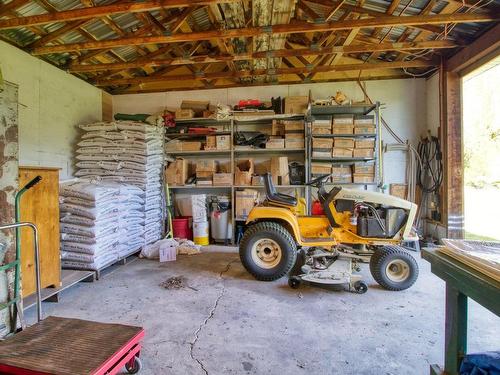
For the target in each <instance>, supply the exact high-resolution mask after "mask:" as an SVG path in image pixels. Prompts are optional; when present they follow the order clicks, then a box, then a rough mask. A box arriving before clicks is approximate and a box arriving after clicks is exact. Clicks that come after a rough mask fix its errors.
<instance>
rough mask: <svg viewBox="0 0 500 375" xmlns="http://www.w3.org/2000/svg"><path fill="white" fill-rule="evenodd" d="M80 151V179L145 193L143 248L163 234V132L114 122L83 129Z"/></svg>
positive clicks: (91, 125)
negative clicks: (118, 183) (129, 187)
mask: <svg viewBox="0 0 500 375" xmlns="http://www.w3.org/2000/svg"><path fill="white" fill-rule="evenodd" d="M80 128H81V129H82V130H83V131H84V134H83V135H82V137H81V141H80V142H79V143H78V149H77V156H76V158H77V164H76V167H77V169H78V170H77V172H76V175H77V176H79V177H86V178H92V179H94V180H101V181H108V182H120V183H126V184H132V185H135V186H137V187H139V188H140V189H142V191H143V196H142V199H143V200H144V202H143V205H142V209H143V212H144V216H143V218H144V220H143V226H144V227H143V229H144V233H143V238H144V241H143V245H147V244H149V243H152V242H155V241H157V240H159V239H160V238H161V237H162V232H163V215H164V212H163V196H164V195H163V188H162V168H163V158H164V149H163V142H164V128H163V127H161V126H160V127H158V126H153V125H148V124H144V123H140V122H130V121H115V122H98V123H93V124H87V125H80Z"/></svg>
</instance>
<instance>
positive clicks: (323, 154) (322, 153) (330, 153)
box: [312, 150, 332, 158]
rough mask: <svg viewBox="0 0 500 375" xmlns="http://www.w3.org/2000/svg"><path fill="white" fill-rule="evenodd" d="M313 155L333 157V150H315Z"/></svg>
mask: <svg viewBox="0 0 500 375" xmlns="http://www.w3.org/2000/svg"><path fill="white" fill-rule="evenodd" d="M312 157H313V158H331V157H332V152H331V151H314V150H313V152H312Z"/></svg>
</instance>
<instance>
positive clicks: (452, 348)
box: [444, 283, 467, 374]
mask: <svg viewBox="0 0 500 375" xmlns="http://www.w3.org/2000/svg"><path fill="white" fill-rule="evenodd" d="M445 319H446V322H445V324H446V325H445V343H444V346H445V364H444V371H445V373H446V374H458V373H459V370H460V364H461V362H462V359H463V357H464V355H465V353H466V352H467V296H466V295H465V294H462V293H461V292H460V291H459V290H457V289H455V288H454V287H452V286H450V285H449V284H448V283H446V316H445Z"/></svg>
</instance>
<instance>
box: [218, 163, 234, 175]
mask: <svg viewBox="0 0 500 375" xmlns="http://www.w3.org/2000/svg"><path fill="white" fill-rule="evenodd" d="M231 172H232V171H231V162H230V161H229V160H225V161H218V162H217V173H231Z"/></svg>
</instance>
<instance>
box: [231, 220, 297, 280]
mask: <svg viewBox="0 0 500 375" xmlns="http://www.w3.org/2000/svg"><path fill="white" fill-rule="evenodd" d="M240 259H241V263H243V266H244V267H245V269H246V270H247V271H248V272H249V273H250V274H251V275H252V276H253V277H255V278H256V279H257V280H261V281H274V280H278V279H280V278H282V277H283V276H285V275H286V274H287V273H288V272H290V270H291V269H292V267H293V266H294V264H295V261H296V259H297V245H296V243H295V240H294V239H293V237H292V235H291V234H290V232H288V230H287V229H286V228H285V227H283V226H282V225H280V224H279V223H275V222H272V221H262V222H259V223H256V224H254V225H252V226H250V227H249V228H248V229H247V230H246V231H245V233H244V235H243V238H242V239H241V242H240Z"/></svg>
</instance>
